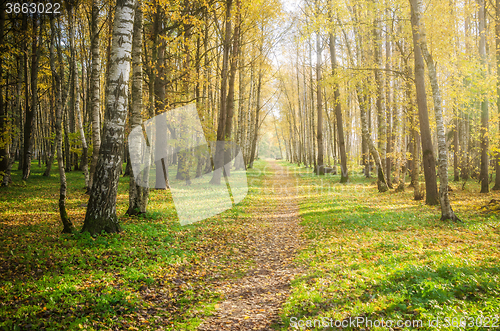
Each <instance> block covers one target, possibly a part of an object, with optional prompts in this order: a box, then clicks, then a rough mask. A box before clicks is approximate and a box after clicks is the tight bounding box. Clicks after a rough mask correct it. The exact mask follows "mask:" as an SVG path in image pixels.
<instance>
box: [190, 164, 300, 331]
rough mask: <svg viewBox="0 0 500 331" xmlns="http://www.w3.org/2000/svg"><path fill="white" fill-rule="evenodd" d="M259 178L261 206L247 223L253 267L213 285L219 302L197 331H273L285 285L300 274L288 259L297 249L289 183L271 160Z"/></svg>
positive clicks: (290, 179) (292, 189)
mask: <svg viewBox="0 0 500 331" xmlns="http://www.w3.org/2000/svg"><path fill="white" fill-rule="evenodd" d="M268 164H269V167H270V168H271V174H270V175H266V178H265V179H264V190H263V194H264V195H266V196H269V199H262V202H261V203H260V204H261V205H260V206H259V208H257V210H260V212H259V213H256V214H255V215H253V216H252V217H251V219H250V220H249V222H248V226H249V227H251V228H250V229H249V240H250V243H249V244H250V245H251V246H253V247H254V248H255V251H254V254H253V259H254V261H255V266H254V268H252V269H250V270H249V271H248V272H247V273H246V274H245V275H244V276H243V277H242V278H238V279H226V280H224V281H222V282H221V283H220V284H218V285H219V291H220V292H221V293H222V294H223V301H222V302H221V303H219V305H217V306H216V311H215V313H214V315H213V316H211V317H209V318H207V319H206V320H205V321H204V322H203V324H202V325H201V326H200V327H199V330H206V331H208V330H273V329H272V328H271V325H273V324H276V323H279V316H278V314H279V311H280V310H281V306H282V304H283V302H284V301H285V299H286V298H287V297H288V295H289V289H290V281H291V280H292V279H293V277H294V276H295V275H297V274H298V273H299V272H300V270H299V269H298V268H297V267H296V266H294V265H293V259H294V257H295V253H296V251H297V250H298V248H299V247H300V246H301V244H302V239H301V233H302V228H301V226H300V225H299V222H300V219H299V207H298V205H297V194H296V187H295V180H294V178H293V176H292V175H290V174H288V173H287V169H286V168H284V167H281V166H279V165H278V164H277V162H276V161H274V160H272V161H270V162H269V163H268Z"/></svg>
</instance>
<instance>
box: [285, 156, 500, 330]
mask: <svg viewBox="0 0 500 331" xmlns="http://www.w3.org/2000/svg"><path fill="white" fill-rule="evenodd" d="M282 164H283V165H285V166H286V167H287V169H288V170H289V171H291V172H293V173H294V174H295V175H296V178H297V185H298V187H299V194H300V197H299V199H300V201H299V205H300V215H301V217H302V219H303V221H302V225H303V226H304V229H305V231H304V234H305V236H306V238H307V242H308V245H307V247H306V248H305V249H303V250H302V251H301V252H300V253H299V255H298V257H297V263H298V264H300V265H303V266H304V267H305V268H306V272H305V273H304V274H303V275H301V276H299V277H297V278H296V279H295V280H294V281H293V283H292V289H293V290H292V293H291V295H290V297H289V298H288V300H287V302H286V303H285V305H284V308H283V311H282V313H281V317H282V321H283V323H284V324H285V326H286V327H284V329H289V328H290V329H295V328H294V326H297V327H298V326H299V324H298V321H302V324H300V325H302V326H303V327H302V329H304V330H305V329H308V330H323V329H324V326H325V325H323V324H320V323H319V322H317V323H316V325H314V324H310V325H307V323H306V320H311V322H310V323H313V321H314V320H317V321H325V322H326V323H327V324H328V323H329V325H332V324H331V323H335V321H337V323H341V322H342V321H345V322H344V323H345V325H347V327H345V328H344V329H346V330H359V329H362V328H363V327H366V325H365V324H362V325H361V326H352V325H351V324H346V323H347V321H349V319H351V320H353V319H356V318H358V320H359V321H361V318H364V319H365V320H364V321H366V320H368V319H369V320H371V321H377V320H378V321H381V320H382V319H384V320H385V321H387V320H392V321H422V327H421V328H420V329H423V330H431V329H435V328H433V326H436V320H437V319H439V329H440V330H452V329H454V330H456V329H458V328H457V327H459V326H460V323H466V324H465V325H467V326H468V327H467V329H471V330H473V329H476V330H480V329H484V327H482V326H478V322H482V323H483V324H485V323H487V322H488V321H489V325H490V326H491V325H492V323H493V322H495V321H496V325H498V326H499V327H500V319H499V315H500V299H499V298H500V267H499V266H500V264H499V262H500V246H499V244H498V243H499V242H500V240H499V239H500V238H499V237H500V231H499V230H498V228H499V226H500V222H499V217H498V214H496V215H495V214H484V213H480V212H478V209H479V207H480V206H482V205H485V204H487V203H488V202H489V201H490V200H491V199H492V198H495V199H498V198H499V193H490V194H487V195H480V194H478V193H476V192H479V187H478V185H477V184H476V183H471V184H468V186H467V187H466V189H465V190H462V189H461V185H459V184H455V183H451V186H452V188H453V192H452V193H451V201H452V205H453V207H454V210H455V211H456V213H457V215H458V216H459V217H460V218H461V219H463V220H464V221H465V223H464V224H460V225H457V224H455V223H450V222H442V221H440V220H439V219H440V209H439V207H435V206H434V207H430V206H426V205H424V203H423V202H422V201H414V200H413V190H412V189H411V188H409V189H408V188H407V189H406V190H405V192H401V193H396V192H394V191H390V192H386V193H378V191H377V187H376V183H375V179H374V178H371V179H367V178H364V176H362V175H361V174H360V173H359V172H357V173H351V174H350V182H349V183H347V184H339V180H340V176H339V175H334V176H332V175H329V176H323V177H320V176H316V175H314V174H312V171H311V169H306V168H303V167H298V166H296V165H290V164H289V163H286V162H282ZM455 186H456V187H455ZM323 318H324V319H323ZM329 319H331V320H329ZM460 319H461V320H460ZM472 320H474V324H472ZM394 323H395V322H394ZM407 323H409V322H407ZM363 325H364V326H363ZM415 325H416V324H412V326H409V324H408V325H407V326H404V325H403V326H402V327H401V328H395V329H398V330H410V329H414V328H415ZM447 325H448V326H447ZM332 329H339V327H335V326H334V327H333V328H332ZM367 329H370V330H371V329H373V330H384V329H385V330H386V329H387V328H382V327H376V326H373V325H371V326H370V325H369V326H368V327H367Z"/></svg>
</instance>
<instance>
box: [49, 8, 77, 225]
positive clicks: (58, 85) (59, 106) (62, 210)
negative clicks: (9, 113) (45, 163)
mask: <svg viewBox="0 0 500 331" xmlns="http://www.w3.org/2000/svg"><path fill="white" fill-rule="evenodd" d="M54 19H55V18H54V16H51V17H50V31H51V34H50V69H51V71H52V77H53V86H54V94H55V111H56V124H55V126H56V138H55V144H56V150H57V165H58V168H59V181H60V188H59V215H60V216H61V222H62V224H63V231H62V232H63V233H72V232H73V231H74V230H75V227H74V225H73V223H72V222H71V220H70V219H69V217H68V213H67V212H66V194H67V193H66V191H67V185H66V173H65V171H64V158H63V153H62V117H63V100H62V81H61V75H60V74H59V73H58V70H57V67H56V60H55V40H56V32H55V31H56V30H55V29H56V28H55V24H54ZM59 29H60V27H59ZM61 65H62V63H59V66H61Z"/></svg>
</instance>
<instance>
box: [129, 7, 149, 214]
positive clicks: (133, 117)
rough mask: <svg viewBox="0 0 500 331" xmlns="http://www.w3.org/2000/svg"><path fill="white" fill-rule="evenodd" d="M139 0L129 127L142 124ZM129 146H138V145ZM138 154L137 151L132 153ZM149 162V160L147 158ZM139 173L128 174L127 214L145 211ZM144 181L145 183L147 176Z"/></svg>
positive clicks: (146, 192)
mask: <svg viewBox="0 0 500 331" xmlns="http://www.w3.org/2000/svg"><path fill="white" fill-rule="evenodd" d="M141 5H142V4H141V2H140V0H139V1H138V3H137V7H136V10H135V18H134V35H133V37H132V103H131V109H130V129H131V130H134V129H135V128H136V127H139V126H141V125H142V80H143V78H142V58H141V57H142V24H143V23H142V8H141ZM129 148H131V149H132V148H140V146H138V145H134V146H130V145H129ZM129 154H130V153H129ZM132 154H133V155H137V154H140V152H139V151H137V152H136V153H132ZM147 162H149V160H147ZM138 175H140V174H135V173H133V174H132V175H131V176H130V186H129V199H128V201H129V207H128V210H127V214H128V215H137V214H143V213H145V212H146V207H147V201H148V197H149V188H148V187H143V186H140V185H137V184H136V180H135V179H136V178H137V176H138ZM148 175H149V164H147V165H145V167H144V172H143V176H148ZM145 179H146V180H145V181H144V182H146V183H147V178H145Z"/></svg>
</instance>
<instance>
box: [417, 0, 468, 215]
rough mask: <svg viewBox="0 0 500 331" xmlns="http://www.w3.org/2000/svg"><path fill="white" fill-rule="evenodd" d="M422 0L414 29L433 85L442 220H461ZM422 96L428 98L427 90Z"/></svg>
mask: <svg viewBox="0 0 500 331" xmlns="http://www.w3.org/2000/svg"><path fill="white" fill-rule="evenodd" d="M421 6H422V0H412V10H413V14H414V17H415V19H414V20H413V19H412V22H413V21H414V22H415V24H414V29H418V30H419V39H418V42H419V46H420V50H421V51H422V53H423V56H424V58H425V61H426V62H427V68H428V70H429V79H430V82H431V87H432V97H433V99H434V112H435V117H436V130H437V137H438V151H439V153H438V154H439V158H438V164H439V168H438V169H439V200H440V203H441V220H442V221H444V220H452V221H459V219H458V218H457V216H456V215H455V213H454V212H453V209H452V208H451V204H450V197H449V194H448V150H447V147H446V133H445V129H444V120H443V109H442V99H441V91H440V89H439V84H438V80H437V73H436V66H435V64H434V60H433V58H432V55H431V54H430V52H429V50H428V48H427V40H426V36H425V27H424V26H423V23H422V22H421V20H420V17H421V13H422V7H421ZM412 18H413V17H412ZM421 97H423V98H426V95H425V90H424V94H423V95H421Z"/></svg>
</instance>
